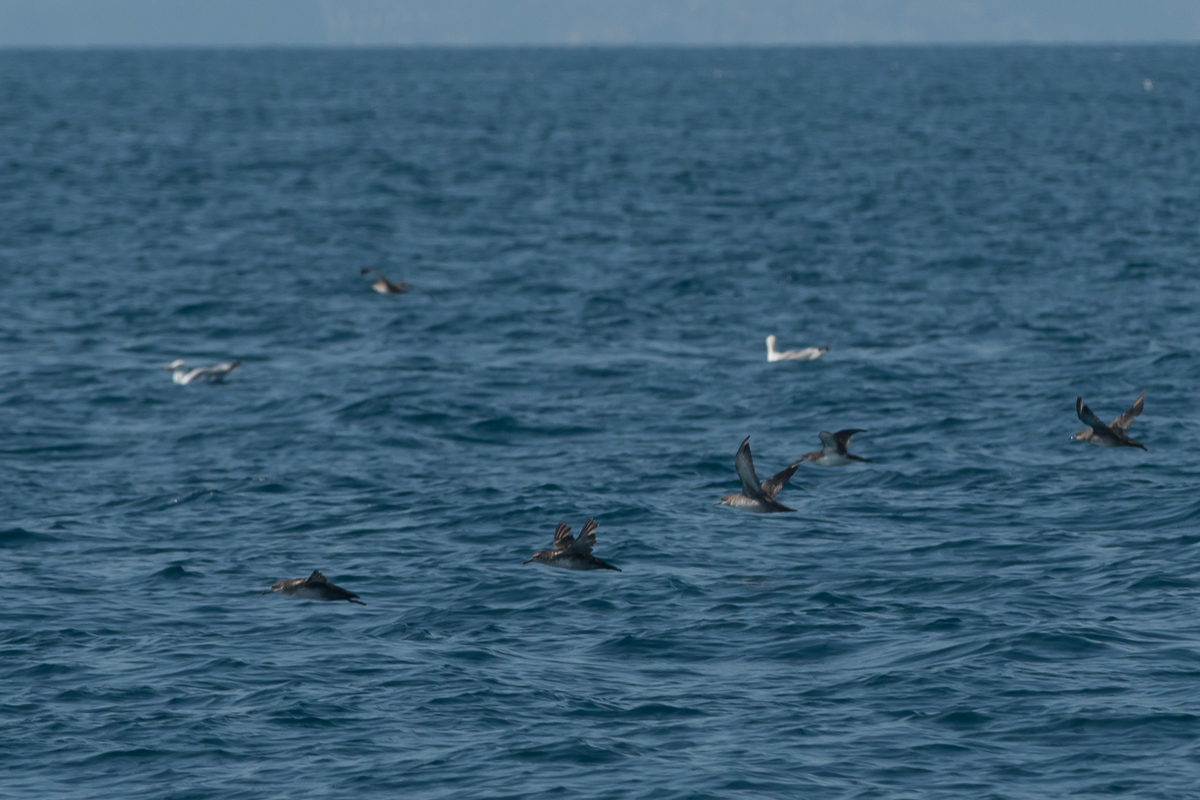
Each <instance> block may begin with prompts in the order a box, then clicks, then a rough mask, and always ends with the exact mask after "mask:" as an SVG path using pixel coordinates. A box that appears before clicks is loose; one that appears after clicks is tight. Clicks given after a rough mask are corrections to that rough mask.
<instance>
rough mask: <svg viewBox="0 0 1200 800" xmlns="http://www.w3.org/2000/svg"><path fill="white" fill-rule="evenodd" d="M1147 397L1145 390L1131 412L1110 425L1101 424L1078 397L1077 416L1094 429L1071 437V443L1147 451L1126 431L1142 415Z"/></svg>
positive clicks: (1084, 430)
mask: <svg viewBox="0 0 1200 800" xmlns="http://www.w3.org/2000/svg"><path fill="white" fill-rule="evenodd" d="M1145 397H1146V390H1145V389H1143V390H1142V393H1141V394H1139V395H1138V399H1137V400H1134V401H1133V405H1131V406H1130V407H1129V410H1128V411H1126V412H1125V413H1124V414H1122V415H1121V416H1119V417H1117V418H1116V419H1114V420H1113V421H1112V422H1111V423H1110V424H1108V425H1105V424H1104V423H1103V422H1101V421H1100V418H1099V417H1097V416H1096V415H1095V414H1094V413H1092V410H1091V409H1090V408H1088V407H1087V406H1085V405H1084V404H1083V398H1082V397H1076V398H1075V414H1076V415H1077V416H1078V417H1079V419H1080V420H1081V421H1082V422H1083V424H1085V425H1091V426H1092V427H1091V428H1085V429H1083V430H1081V431H1080V432H1079V433H1077V434H1075V435H1074V436H1072V437H1071V441H1073V442H1074V441H1078V442H1091V443H1092V444H1098V445H1100V446H1101V447H1140V448H1142V449H1143V450H1145V449H1146V445H1144V444H1142V443H1141V442H1139V441H1135V440H1134V439H1130V438H1129V437H1128V436H1126V435H1125V431H1126V429H1128V428H1129V426H1130V425H1132V424H1133V421H1134V420H1135V419H1136V418H1137V417H1138V415H1140V414H1141V413H1142V405H1143V400H1144V399H1145Z"/></svg>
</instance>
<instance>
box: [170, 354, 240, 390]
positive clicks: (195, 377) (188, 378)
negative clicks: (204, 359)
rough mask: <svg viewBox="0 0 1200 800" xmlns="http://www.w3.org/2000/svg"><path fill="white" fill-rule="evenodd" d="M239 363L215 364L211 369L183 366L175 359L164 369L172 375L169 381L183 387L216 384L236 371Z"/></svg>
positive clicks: (181, 361)
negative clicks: (193, 384)
mask: <svg viewBox="0 0 1200 800" xmlns="http://www.w3.org/2000/svg"><path fill="white" fill-rule="evenodd" d="M241 363H242V362H241V361H230V362H228V363H227V364H216V365H214V366H211V367H193V368H192V369H188V368H187V367H186V366H184V362H183V359H182V358H180V359H177V360H175V361H172V362H171V363H170V364H167V366H166V367H165V369H166V370H167V371H168V372H170V373H172V374H171V380H173V381H175V382H176V383H182V384H184V385H186V384H189V383H217V382H219V381H223V380H225V376H226V375H228V374H229V373H231V372H233V371H234V370H235V369H237V366H238V365H239V364H241Z"/></svg>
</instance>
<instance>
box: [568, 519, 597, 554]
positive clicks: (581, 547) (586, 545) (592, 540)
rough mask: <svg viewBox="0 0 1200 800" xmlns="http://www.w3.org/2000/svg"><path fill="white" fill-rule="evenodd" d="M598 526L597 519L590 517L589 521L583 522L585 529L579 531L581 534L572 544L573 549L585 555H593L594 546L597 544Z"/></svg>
mask: <svg viewBox="0 0 1200 800" xmlns="http://www.w3.org/2000/svg"><path fill="white" fill-rule="evenodd" d="M597 527H598V526H597V525H596V520H594V519H592V518H591V517H588V521H587V522H585V523H583V529H582V530H580V531H579V536H578V537H576V539H575V543H574V544H573V545H571V549H572V550H574V551H575V552H576V553H579V554H580V555H583V556H587V555H591V553H592V548H593V547H595V546H596V528H597Z"/></svg>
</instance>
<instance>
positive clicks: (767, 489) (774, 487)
mask: <svg viewBox="0 0 1200 800" xmlns="http://www.w3.org/2000/svg"><path fill="white" fill-rule="evenodd" d="M798 466H800V462H799V461H797V462H796V463H794V464H792V465H791V466H790V467H788V468H787V469H784V470H781V471H780V472H779V474H778V475H776V476H775V477H773V478H771V480H769V481H763V485H762V493H763V497H765V498H767V499H768V500H774V499H775V495H777V494H779V490H780V489H782V488H783V485H784V484H785V483H787V482H788V481H789V480H791V477H792V474H793V473H795V471H796V467H798Z"/></svg>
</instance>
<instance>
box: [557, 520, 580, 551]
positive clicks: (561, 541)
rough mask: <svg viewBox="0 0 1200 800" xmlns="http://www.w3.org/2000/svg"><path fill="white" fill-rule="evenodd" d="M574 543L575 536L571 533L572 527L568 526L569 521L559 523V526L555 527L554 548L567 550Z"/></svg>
mask: <svg viewBox="0 0 1200 800" xmlns="http://www.w3.org/2000/svg"><path fill="white" fill-rule="evenodd" d="M573 544H575V537H574V536H572V535H571V529H570V528H568V527H567V523H565V522H560V523H558V527H557V528H555V529H554V549H555V550H566V549H567V548H568V547H570V546H571V545H573Z"/></svg>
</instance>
